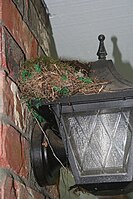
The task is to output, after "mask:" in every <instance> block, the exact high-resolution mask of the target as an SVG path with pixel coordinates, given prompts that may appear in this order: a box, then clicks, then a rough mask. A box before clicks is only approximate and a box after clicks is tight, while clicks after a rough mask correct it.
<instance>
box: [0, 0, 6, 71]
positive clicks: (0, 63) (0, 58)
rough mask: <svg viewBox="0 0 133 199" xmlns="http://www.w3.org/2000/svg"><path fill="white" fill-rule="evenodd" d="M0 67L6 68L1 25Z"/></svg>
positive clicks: (0, 27)
mask: <svg viewBox="0 0 133 199" xmlns="http://www.w3.org/2000/svg"><path fill="white" fill-rule="evenodd" d="M0 2H1V1H0ZM0 68H3V69H7V63H6V55H5V38H4V28H3V27H2V26H1V25H0Z"/></svg>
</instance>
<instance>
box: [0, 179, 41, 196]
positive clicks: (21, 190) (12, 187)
mask: <svg viewBox="0 0 133 199" xmlns="http://www.w3.org/2000/svg"><path fill="white" fill-rule="evenodd" d="M0 198H1V199H18V198H19V199H44V196H43V195H42V194H40V193H38V192H36V191H34V190H32V189H31V188H29V187H26V186H25V185H24V184H22V183H20V182H18V181H16V180H14V179H13V178H11V177H8V176H5V177H4V179H3V183H2V185H1V186H0Z"/></svg>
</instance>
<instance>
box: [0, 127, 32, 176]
mask: <svg viewBox="0 0 133 199" xmlns="http://www.w3.org/2000/svg"><path fill="white" fill-rule="evenodd" d="M27 148H28V143H27V142H26V140H25V139H24V138H22V137H21V135H20V134H19V133H17V132H16V130H15V129H14V128H13V127H12V126H9V125H5V124H2V123H0V167H1V168H7V169H11V170H12V171H14V172H15V173H17V174H19V175H20V176H25V177H26V176H27V175H28V159H27V154H26V153H27V150H26V149H27Z"/></svg>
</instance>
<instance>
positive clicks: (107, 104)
mask: <svg viewBox="0 0 133 199" xmlns="http://www.w3.org/2000/svg"><path fill="white" fill-rule="evenodd" d="M102 39H103V40H104V39H105V37H103V36H100V37H99V40H100V43H101V40H102ZM102 45H104V44H103V41H102ZM99 49H101V47H99ZM103 49H105V48H104V47H102V52H101V53H102V55H101V54H100V50H99V51H98V53H97V54H98V56H99V61H96V62H94V66H93V69H94V70H95V71H96V72H95V75H96V76H97V77H98V78H99V79H100V80H106V81H108V82H109V84H107V85H106V86H105V87H104V88H102V92H101V93H97V94H92V95H77V96H72V97H68V98H67V97H65V98H62V99H61V100H60V101H58V102H56V103H51V104H48V105H45V106H43V107H42V109H45V108H46V107H47V110H49V111H48V112H49V113H51V110H52V112H53V115H54V116H55V119H56V122H55V119H54V120H53V121H54V122H55V123H57V126H58V130H59V132H60V135H61V138H62V142H63V144H64V147H65V153H66V155H67V158H68V160H69V163H70V167H71V170H72V173H73V175H74V178H75V183H76V184H77V185H78V186H82V187H83V188H85V189H87V190H89V191H90V192H92V193H93V194H95V195H110V194H122V193H127V192H130V191H131V190H133V188H132V186H133V183H132V180H133V155H132V154H133V135H132V134H133V85H131V84H130V83H129V82H127V81H126V80H124V79H123V78H122V77H121V76H120V75H119V74H118V73H117V72H116V70H115V67H114V65H113V63H112V61H111V60H108V61H106V60H105V58H106V57H105V56H106V54H107V53H106V51H105V52H103V51H104V50H103ZM50 123H51V125H52V122H50ZM51 137H52V136H51ZM50 139H51V140H52V138H50ZM40 143H42V142H40ZM33 148H34V146H33ZM62 148H63V147H62ZM35 150H36V149H35ZM56 150H58V149H57V148H56ZM32 151H33V149H32ZM47 155H48V154H47ZM59 156H60V155H59ZM59 156H58V157H59ZM64 156H65V155H64ZM60 157H62V156H60ZM60 157H59V158H60ZM44 159H45V162H46V158H45V157H44ZM34 160H35V158H34V156H33V158H32V161H33V162H34V165H36V161H34ZM47 160H48V161H50V157H48V156H47ZM43 165H44V164H43ZM46 168H47V167H46V165H45V166H44V167H43V169H42V173H43V172H44V173H45V176H44V178H46V176H47V173H46V172H45V171H46ZM49 168H50V169H49V170H50V172H52V167H49ZM34 170H35V169H34ZM35 173H36V171H35Z"/></svg>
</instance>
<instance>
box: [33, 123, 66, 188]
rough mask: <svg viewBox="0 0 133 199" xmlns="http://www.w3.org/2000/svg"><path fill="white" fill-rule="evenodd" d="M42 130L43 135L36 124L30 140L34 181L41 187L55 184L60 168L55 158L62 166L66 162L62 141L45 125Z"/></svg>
mask: <svg viewBox="0 0 133 199" xmlns="http://www.w3.org/2000/svg"><path fill="white" fill-rule="evenodd" d="M43 129H44V132H45V133H44V132H42V131H41V129H40V128H39V126H38V125H37V124H36V125H35V127H34V129H33V132H32V138H31V164H32V168H33V172H34V176H35V179H36V181H37V183H38V184H39V186H41V187H43V186H44V185H53V184H56V182H57V180H58V177H59V170H60V167H61V164H60V163H59V161H58V160H57V158H58V159H59V160H60V161H61V162H62V164H64V163H65V161H66V154H65V149H64V145H63V143H62V140H61V139H60V138H59V137H58V136H57V135H55V134H54V132H53V131H52V130H51V129H50V128H47V127H46V125H44V128H43ZM47 138H48V140H49V141H48V140H47ZM49 143H50V145H49ZM51 147H52V150H51ZM55 156H56V157H57V158H56V157H55Z"/></svg>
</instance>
